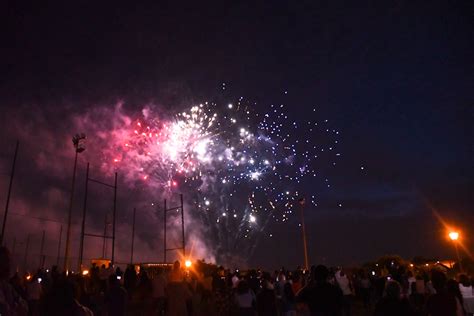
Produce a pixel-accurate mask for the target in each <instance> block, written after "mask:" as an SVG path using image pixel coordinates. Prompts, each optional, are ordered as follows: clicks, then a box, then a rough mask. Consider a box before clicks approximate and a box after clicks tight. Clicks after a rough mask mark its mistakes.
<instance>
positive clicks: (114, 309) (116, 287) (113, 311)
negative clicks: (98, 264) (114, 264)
mask: <svg viewBox="0 0 474 316" xmlns="http://www.w3.org/2000/svg"><path fill="white" fill-rule="evenodd" d="M105 303H106V305H107V311H108V315H109V316H112V315H113V316H124V315H125V314H126V310H127V291H126V290H125V289H124V288H123V287H122V286H121V285H120V282H119V280H118V279H117V276H116V275H115V274H112V275H110V276H109V290H108V292H107V294H106V296H105Z"/></svg>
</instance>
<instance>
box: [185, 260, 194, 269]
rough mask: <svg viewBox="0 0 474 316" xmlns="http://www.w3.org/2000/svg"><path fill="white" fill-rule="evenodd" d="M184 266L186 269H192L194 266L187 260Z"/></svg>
mask: <svg viewBox="0 0 474 316" xmlns="http://www.w3.org/2000/svg"><path fill="white" fill-rule="evenodd" d="M184 265H185V266H186V268H190V267H191V265H192V262H191V260H186V261H185V262H184Z"/></svg>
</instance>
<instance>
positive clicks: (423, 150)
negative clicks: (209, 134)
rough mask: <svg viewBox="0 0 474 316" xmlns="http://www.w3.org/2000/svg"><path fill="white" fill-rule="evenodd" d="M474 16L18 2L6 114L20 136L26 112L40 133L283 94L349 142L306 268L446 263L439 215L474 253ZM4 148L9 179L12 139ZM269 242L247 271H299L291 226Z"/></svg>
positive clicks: (316, 216) (335, 8) (374, 7)
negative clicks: (129, 111) (226, 93)
mask: <svg viewBox="0 0 474 316" xmlns="http://www.w3.org/2000/svg"><path fill="white" fill-rule="evenodd" d="M473 9H474V8H473V5H472V2H470V1H465V2H462V1H445V2H439V3H438V2H437V1H434V2H433V1H429V2H428V1H415V2H413V1H378V2H377V1H362V2H361V1H354V2H353V4H348V3H343V2H342V1H289V2H288V3H285V2H280V1H271V2H268V4H255V3H251V4H245V3H235V4H226V3H225V2H215V3H209V4H205V3H203V2H199V3H195V4H192V5H188V4H185V3H184V2H181V1H170V2H169V3H159V4H158V3H157V2H156V3H154V4H147V5H137V4H132V3H123V4H122V3H120V2H114V3H113V4H111V5H105V4H97V3H95V2H85V1H78V2H75V3H74V4H70V3H62V4H58V5H57V6H53V5H51V6H45V5H44V3H42V2H37V3H34V4H29V5H27V4H24V3H17V2H13V1H10V2H9V4H7V5H6V7H5V6H4V10H2V11H3V18H2V19H1V20H2V22H1V23H2V29H3V30H4V31H6V32H5V34H3V36H2V49H1V52H0V54H1V61H2V62H1V64H0V65H1V74H2V76H1V78H0V104H1V107H2V109H3V113H4V114H5V115H6V116H7V115H9V114H12V115H13V117H15V118H16V119H18V120H20V122H21V120H22V119H23V120H25V121H24V122H28V121H29V120H35V119H36V118H35V117H31V113H29V111H28V109H29V107H35V109H37V108H43V107H48V108H49V109H53V110H50V111H49V112H48V113H49V114H47V116H46V118H45V119H44V124H45V126H47V124H48V121H49V120H58V119H60V118H61V117H60V115H61V114H60V113H64V112H63V111H66V112H67V110H64V109H68V107H69V106H72V107H73V108H74V109H73V110H71V111H75V110H77V107H80V108H82V107H84V108H87V107H90V106H93V105H92V104H97V103H102V102H115V101H116V100H117V99H123V100H125V101H126V102H127V103H128V104H130V105H131V107H133V106H134V105H137V106H138V105H139V104H142V103H143V102H148V101H149V100H159V102H160V103H162V104H167V105H173V104H182V103H185V102H187V101H189V100H193V101H196V100H201V99H203V98H209V96H212V95H214V94H215V93H216V91H218V90H219V89H220V87H221V84H222V83H223V82H225V83H226V84H227V87H229V89H230V90H231V91H232V92H233V93H234V94H235V95H244V96H247V97H250V98H252V99H255V100H258V102H259V104H269V103H272V102H278V100H280V99H281V96H282V92H283V91H288V96H287V97H286V99H285V102H286V103H287V104H289V105H291V106H292V107H293V108H294V110H295V111H296V112H298V110H299V109H301V108H312V107H313V106H317V108H318V115H320V116H321V117H323V118H327V119H329V120H330V121H331V122H333V123H334V125H335V126H337V128H338V129H339V130H340V131H341V135H342V136H341V143H342V144H341V148H342V149H341V151H342V152H343V159H342V161H341V163H340V164H339V166H338V168H336V169H334V170H329V171H328V174H327V175H328V177H330V178H331V179H332V180H331V181H332V189H331V190H326V191H324V192H321V196H322V197H321V201H320V205H319V207H318V208H317V209H314V210H307V214H308V215H307V217H308V222H309V227H308V234H309V243H310V248H311V250H310V254H311V258H312V259H313V260H312V261H318V262H321V261H322V262H326V263H353V262H361V261H364V260H369V259H372V258H374V257H377V256H379V255H382V254H386V253H397V254H400V255H402V256H405V257H408V258H411V257H413V256H414V255H424V256H428V257H430V256H431V257H437V256H439V257H446V256H452V249H451V248H449V245H448V244H447V242H446V241H445V240H444V237H443V236H442V233H443V226H442V225H441V224H440V223H439V221H438V220H437V219H436V217H435V216H434V215H433V212H432V211H433V210H436V211H437V212H438V213H439V214H440V215H441V216H442V217H443V218H444V219H445V220H446V221H447V222H448V223H449V224H451V225H455V226H457V227H460V228H461V229H463V231H465V233H466V237H465V239H464V241H463V242H464V243H465V245H466V247H467V248H468V249H469V250H472V247H473V244H474V243H473V241H474V238H473V237H472V236H473V235H472V234H474V231H472V224H473V223H474V215H473V214H474V213H473V212H472V206H473V199H472V195H473V194H472V193H473V182H472V181H473V176H474V173H473V168H472V161H474V159H473V158H474V157H473V141H472V140H473V127H472V126H473V124H472V122H473V118H474V115H473V114H474V113H473V105H474V97H473V91H474V80H473V73H474V71H473V70H474V69H473V68H474V64H473V56H474V45H473V39H474V31H473V30H474V28H473V19H472V12H474V10H473ZM55 109H57V112H55ZM5 120H6V119H5V118H3V119H2V122H4V121H5ZM19 124H22V123H19ZM4 126H8V125H4ZM75 132H76V131H69V130H65V133H66V134H67V135H65V136H67V138H69V136H68V135H71V134H73V133H75ZM0 133H1V135H2V136H1V137H2V139H4V140H2V146H3V148H4V149H5V151H4V152H3V153H2V157H3V158H2V165H3V166H5V168H3V169H8V165H9V160H8V159H9V157H10V155H11V153H10V151H11V150H12V141H10V140H13V139H15V138H17V135H16V134H15V133H16V131H15V130H14V129H10V128H8V127H4V128H3V129H2V130H1V132H0ZM57 141H58V142H59V141H62V139H58V140H57ZM67 159H69V158H67ZM22 163H23V164H24V165H27V164H28V158H24V159H23V161H22ZM69 163H70V159H69V160H66V162H65V165H66V166H67V168H70V167H69ZM361 167H364V169H363V170H362V169H361ZM25 168H26V167H25ZM67 170H68V171H67V172H69V169H67ZM20 174H21V172H20ZM63 180H64V186H65V187H64V188H63V190H64V191H65V192H67V190H68V186H69V184H68V183H69V180H68V178H66V179H63ZM44 181H45V180H44V179H43V178H40V177H39V176H38V177H33V178H32V179H31V180H30V181H29V182H30V183H36V184H40V183H43V182H44ZM47 181H49V182H48V183H52V182H54V181H56V182H58V181H59V183H61V181H60V180H54V179H49V180H47ZM4 182H5V183H6V180H5V181H4ZM20 182H21V181H20ZM2 185H3V187H4V186H5V184H2ZM307 185H308V186H311V185H312V184H311V183H307ZM3 187H2V188H3ZM18 191H20V192H23V193H20V192H19V193H18V195H21V194H23V195H24V196H25V199H26V197H27V196H29V195H32V194H33V193H31V192H29V193H28V194H26V193H25V192H24V191H25V190H23V191H22V190H21V189H18ZM4 192H5V190H4ZM2 199H3V195H2ZM78 199H79V198H78ZM2 203H3V200H2ZM339 203H341V204H342V207H339V206H338V205H339ZM275 230H276V231H278V234H276V236H275V238H273V239H265V238H262V240H261V242H260V244H259V246H258V247H259V248H258V251H257V252H256V254H255V255H254V256H253V257H252V258H251V259H250V262H251V263H252V264H259V265H266V266H271V265H275V266H276V265H282V264H284V265H296V264H298V263H299V262H300V261H301V259H300V257H301V255H300V253H301V248H298V247H300V245H299V237H300V235H299V231H298V228H297V226H296V225H293V226H291V225H281V226H278V225H277V227H275ZM18 238H20V237H18ZM275 244H278V245H279V247H278V248H276V247H275ZM293 244H296V245H297V246H296V247H295V246H293ZM124 256H125V255H124ZM269 258H270V259H269ZM269 260H271V262H272V264H268V261H269Z"/></svg>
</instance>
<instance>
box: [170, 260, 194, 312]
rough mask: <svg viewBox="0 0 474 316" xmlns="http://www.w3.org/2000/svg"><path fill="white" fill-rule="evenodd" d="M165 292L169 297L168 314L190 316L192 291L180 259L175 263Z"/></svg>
mask: <svg viewBox="0 0 474 316" xmlns="http://www.w3.org/2000/svg"><path fill="white" fill-rule="evenodd" d="M165 294H166V298H167V303H168V305H167V308H168V310H167V314H166V315H167V316H188V308H187V307H188V300H189V299H191V291H190V290H189V288H188V285H187V284H186V283H185V282H184V278H183V273H182V271H181V265H180V263H179V261H176V262H175V263H174V265H173V270H172V271H171V273H170V277H169V280H168V284H167V285H166V289H165Z"/></svg>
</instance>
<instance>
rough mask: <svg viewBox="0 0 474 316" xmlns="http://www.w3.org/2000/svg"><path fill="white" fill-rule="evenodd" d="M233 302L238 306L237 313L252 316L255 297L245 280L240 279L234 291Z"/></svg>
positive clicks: (242, 315)
mask: <svg viewBox="0 0 474 316" xmlns="http://www.w3.org/2000/svg"><path fill="white" fill-rule="evenodd" d="M234 299H235V303H236V304H237V308H238V315H240V316H253V315H254V314H255V306H256V303H257V302H256V297H255V293H254V292H253V291H252V290H251V289H250V287H249V284H248V283H247V281H245V280H241V281H240V282H239V284H238V285H237V289H236V291H235V296H234Z"/></svg>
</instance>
